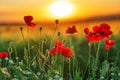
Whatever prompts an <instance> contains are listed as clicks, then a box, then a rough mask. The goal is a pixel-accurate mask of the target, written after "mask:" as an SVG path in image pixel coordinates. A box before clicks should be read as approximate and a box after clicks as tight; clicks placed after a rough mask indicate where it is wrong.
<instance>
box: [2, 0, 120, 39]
mask: <svg viewBox="0 0 120 80" xmlns="http://www.w3.org/2000/svg"><path fill="white" fill-rule="evenodd" d="M59 2H63V3H67V4H62V3H59ZM56 5H57V6H56ZM67 5H68V7H67V8H66V7H64V6H67ZM51 6H52V7H51ZM57 7H58V8H57ZM67 11H68V14H66V15H64V13H66V12H67ZM54 12H56V13H55V14H54ZM57 14H60V15H57ZM61 14H63V15H61ZM26 15H31V16H33V18H34V19H33V22H34V23H36V28H34V29H31V31H32V32H33V31H34V36H36V35H37V33H38V31H39V27H42V28H43V30H42V32H43V33H42V34H43V35H48V34H50V33H51V31H53V30H54V28H55V22H54V21H55V19H58V20H59V24H58V26H59V27H58V28H57V31H58V32H61V35H65V30H66V28H67V27H71V26H73V25H75V26H76V28H77V30H78V32H79V33H78V34H76V35H78V36H82V35H83V29H84V28H85V27H89V28H91V27H93V26H95V25H100V24H101V23H108V24H109V25H110V26H111V29H112V31H113V33H114V34H118V33H119V32H120V0H12V1H11V0H0V37H1V38H4V39H9V38H11V36H14V37H15V36H16V37H17V38H21V37H20V36H21V34H20V29H19V28H20V27H23V32H24V35H26V27H27V26H26V24H25V22H24V19H23V18H24V16H26ZM83 36H84V35H83Z"/></svg>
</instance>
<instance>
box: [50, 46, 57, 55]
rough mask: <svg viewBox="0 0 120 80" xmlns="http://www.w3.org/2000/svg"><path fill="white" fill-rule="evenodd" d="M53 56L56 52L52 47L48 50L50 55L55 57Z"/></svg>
mask: <svg viewBox="0 0 120 80" xmlns="http://www.w3.org/2000/svg"><path fill="white" fill-rule="evenodd" d="M55 54H57V51H56V48H55V47H53V48H51V49H50V55H55Z"/></svg>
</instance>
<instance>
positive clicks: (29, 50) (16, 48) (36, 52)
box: [0, 24, 120, 80]
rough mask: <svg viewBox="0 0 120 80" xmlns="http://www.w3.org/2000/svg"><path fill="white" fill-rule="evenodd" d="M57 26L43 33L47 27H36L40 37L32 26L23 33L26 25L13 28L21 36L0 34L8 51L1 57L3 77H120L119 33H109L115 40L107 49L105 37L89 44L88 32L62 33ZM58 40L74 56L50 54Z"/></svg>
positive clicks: (0, 49) (114, 79)
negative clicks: (6, 54) (83, 34)
mask: <svg viewBox="0 0 120 80" xmlns="http://www.w3.org/2000/svg"><path fill="white" fill-rule="evenodd" d="M98 25H99V24H98ZM56 27H57V26H55V28H53V30H52V31H50V34H49V33H48V34H49V35H44V34H43V32H44V30H45V29H44V28H42V29H41V28H40V29H39V28H38V30H37V32H36V31H35V32H36V34H37V38H30V37H32V36H33V37H34V36H35V35H33V33H34V32H30V31H29V30H30V28H29V27H28V28H27V29H26V30H25V31H26V33H23V31H24V28H23V27H22V29H21V28H17V30H16V31H14V32H16V34H19V36H9V37H10V38H9V39H6V38H4V39H3V34H2V35H0V37H1V38H0V52H3V51H4V52H8V53H9V57H8V58H0V80H119V79H120V58H119V57H120V48H119V47H120V34H119V33H118V34H113V35H111V36H110V38H109V39H112V40H116V42H115V44H114V45H113V46H112V47H111V48H110V49H109V51H106V50H105V42H104V40H100V41H99V42H92V43H91V46H89V45H88V41H87V39H86V37H85V36H81V37H78V35H76V34H80V33H75V34H67V35H66V36H63V35H64V34H62V33H63V32H62V31H60V32H59V33H58V31H57V30H58V27H57V28H56ZM81 31H84V29H83V30H81ZM5 35H9V32H8V34H5ZM14 35H15V34H14ZM26 37H27V38H26ZM58 40H59V41H61V42H62V43H63V44H64V45H65V46H66V47H69V48H70V49H71V51H72V57H71V58H66V57H64V56H63V55H61V54H56V55H52V56H51V55H50V52H49V50H50V49H51V48H53V47H54V44H55V42H56V41H58ZM107 54H108V56H107ZM107 57H108V58H107Z"/></svg>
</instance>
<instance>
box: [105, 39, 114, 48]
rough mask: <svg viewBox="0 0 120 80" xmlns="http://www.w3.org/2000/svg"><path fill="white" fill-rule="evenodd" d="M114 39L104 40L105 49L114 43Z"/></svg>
mask: <svg viewBox="0 0 120 80" xmlns="http://www.w3.org/2000/svg"><path fill="white" fill-rule="evenodd" d="M115 42H116V40H105V45H106V46H105V49H106V50H109V49H110V48H111V47H112V46H113V45H114V44H115Z"/></svg>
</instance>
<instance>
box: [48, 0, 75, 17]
mask: <svg viewBox="0 0 120 80" xmlns="http://www.w3.org/2000/svg"><path fill="white" fill-rule="evenodd" d="M72 10H73V6H72V4H70V3H68V2H65V1H57V2H54V3H53V4H51V5H50V11H51V12H52V14H54V15H55V16H58V17H62V16H66V15H69V14H70V13H71V12H72Z"/></svg>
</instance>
